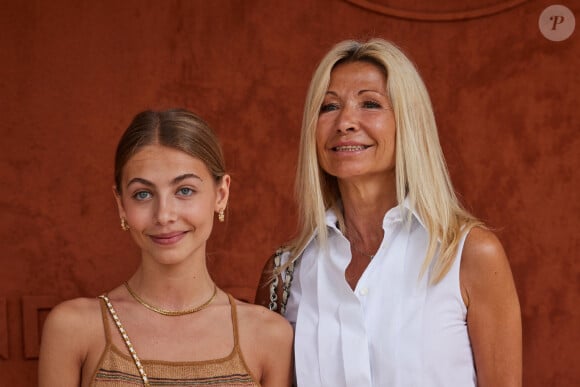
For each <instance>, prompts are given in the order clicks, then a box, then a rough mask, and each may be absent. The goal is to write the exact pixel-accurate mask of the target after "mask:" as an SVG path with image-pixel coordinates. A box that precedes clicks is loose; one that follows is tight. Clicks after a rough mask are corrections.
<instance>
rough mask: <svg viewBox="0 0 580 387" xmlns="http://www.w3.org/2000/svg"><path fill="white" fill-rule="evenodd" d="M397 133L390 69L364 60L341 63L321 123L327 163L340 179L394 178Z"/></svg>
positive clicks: (320, 147)
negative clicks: (389, 89) (387, 74)
mask: <svg viewBox="0 0 580 387" xmlns="http://www.w3.org/2000/svg"><path fill="white" fill-rule="evenodd" d="M395 136H396V132H395V116H394V115H393V111H392V108H391V104H390V101H389V98H388V96H387V80H386V77H385V74H384V72H383V71H381V69H380V68H379V67H378V66H377V65H375V64H372V63H369V62H364V61H358V62H346V63H342V64H339V65H338V66H336V67H335V68H334V69H333V70H332V73H331V75H330V83H329V86H328V90H327V92H326V95H325V97H324V100H323V103H322V106H321V108H320V115H319V117H318V124H317V127H316V149H317V155H318V159H319V163H320V166H321V168H322V169H323V170H324V171H325V172H326V173H328V174H330V175H332V176H336V177H337V178H338V179H339V180H347V179H353V178H354V179H356V178H361V177H364V178H366V177H373V178H374V177H379V178H385V177H387V178H390V179H393V181H394V176H395Z"/></svg>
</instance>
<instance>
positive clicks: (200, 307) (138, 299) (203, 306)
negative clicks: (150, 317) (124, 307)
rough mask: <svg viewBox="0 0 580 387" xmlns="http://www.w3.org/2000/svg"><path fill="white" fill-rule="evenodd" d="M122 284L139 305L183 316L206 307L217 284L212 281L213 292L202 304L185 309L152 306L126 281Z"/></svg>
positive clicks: (164, 314) (212, 296) (154, 310)
mask: <svg viewBox="0 0 580 387" xmlns="http://www.w3.org/2000/svg"><path fill="white" fill-rule="evenodd" d="M123 285H125V287H126V288H127V291H128V292H129V294H130V295H131V296H132V297H133V298H134V299H135V300H136V301H137V302H138V303H140V304H141V305H143V306H144V307H146V308H147V309H149V310H151V311H153V312H155V313H159V314H162V315H163V316H183V315H186V314H191V313H195V312H199V311H200V310H203V309H205V308H207V307H208V306H209V305H210V304H211V303H212V301H213V300H214V299H215V297H216V295H217V286H216V284H215V283H214V284H213V294H212V295H211V297H210V298H209V300H207V301H206V302H204V303H203V304H201V305H199V306H196V307H195V308H191V309H186V310H166V309H161V308H158V307H156V306H153V305H151V304H148V303H147V302H145V301H144V300H143V299H142V298H141V297H139V296H138V295H137V294H136V293H135V292H133V289H131V287H130V286H129V283H128V282H125V283H124V284H123Z"/></svg>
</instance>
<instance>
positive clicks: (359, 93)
mask: <svg viewBox="0 0 580 387" xmlns="http://www.w3.org/2000/svg"><path fill="white" fill-rule="evenodd" d="M364 93H375V94H379V95H382V96H384V97H386V96H387V94H386V93H383V92H381V91H380V90H371V89H362V90H359V91H358V92H357V93H356V95H362V94H364ZM326 94H327V95H328V94H331V95H333V96H335V97H338V94H337V93H336V92H335V91H332V90H327V91H326Z"/></svg>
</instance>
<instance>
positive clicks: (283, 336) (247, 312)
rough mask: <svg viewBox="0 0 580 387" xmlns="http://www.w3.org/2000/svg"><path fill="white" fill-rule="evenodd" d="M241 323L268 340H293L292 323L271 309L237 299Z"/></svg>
mask: <svg viewBox="0 0 580 387" xmlns="http://www.w3.org/2000/svg"><path fill="white" fill-rule="evenodd" d="M236 306H237V309H238V314H239V320H240V325H241V326H242V325H243V326H244V327H245V328H246V329H249V330H250V331H253V332H255V333H256V334H259V335H258V336H260V337H262V338H263V339H265V340H268V341H272V340H273V341H277V342H280V341H283V342H284V341H290V342H291V341H292V335H293V332H292V327H291V326H290V323H288V321H287V320H286V319H285V318H284V317H282V316H281V315H279V314H278V313H275V312H272V311H271V310H269V309H267V308H265V307H263V306H261V305H255V304H248V303H245V302H242V301H236Z"/></svg>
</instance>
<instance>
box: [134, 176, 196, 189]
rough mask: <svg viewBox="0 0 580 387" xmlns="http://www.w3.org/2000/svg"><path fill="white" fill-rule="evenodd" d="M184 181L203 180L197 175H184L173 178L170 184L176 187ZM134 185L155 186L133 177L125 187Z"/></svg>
mask: <svg viewBox="0 0 580 387" xmlns="http://www.w3.org/2000/svg"><path fill="white" fill-rule="evenodd" d="M186 179H198V180H200V181H203V179H202V178H201V177H199V176H198V175H196V174H195V173H184V174H183V175H179V176H177V177H175V178H174V179H173V180H171V184H172V185H176V184H179V183H181V182H182V181H183V180H186ZM135 183H141V184H143V185H146V186H147V187H153V186H155V184H153V183H152V182H150V181H149V180H147V179H143V178H141V177H134V178H132V179H131V180H129V182H128V183H127V187H129V186H130V185H131V184H135Z"/></svg>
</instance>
